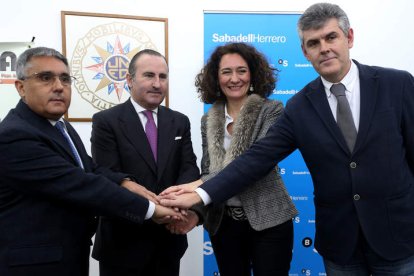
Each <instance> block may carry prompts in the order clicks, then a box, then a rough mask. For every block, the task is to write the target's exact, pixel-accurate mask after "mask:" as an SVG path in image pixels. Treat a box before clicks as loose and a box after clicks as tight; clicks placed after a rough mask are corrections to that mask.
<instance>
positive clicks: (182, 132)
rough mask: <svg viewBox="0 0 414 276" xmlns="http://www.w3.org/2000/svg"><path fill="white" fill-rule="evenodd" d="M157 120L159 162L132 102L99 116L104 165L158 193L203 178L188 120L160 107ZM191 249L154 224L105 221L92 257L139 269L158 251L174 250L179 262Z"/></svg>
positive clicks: (95, 149)
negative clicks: (127, 175)
mask: <svg viewBox="0 0 414 276" xmlns="http://www.w3.org/2000/svg"><path fill="white" fill-rule="evenodd" d="M157 118H158V125H157V129H158V157H157V163H156V162H155V160H154V157H153V154H152V151H151V147H150V145H149V143H148V139H147V136H146V134H145V130H144V128H143V126H142V124H141V122H140V119H139V116H138V114H137V113H136V111H135V109H134V107H133V105H132V103H131V101H130V100H127V101H126V102H125V103H123V104H120V105H117V106H115V107H113V108H110V109H107V110H105V111H101V112H99V113H96V114H95V115H94V116H93V119H92V120H93V125H92V138H91V142H92V156H93V158H94V160H95V161H96V162H97V163H98V164H100V165H102V166H105V167H108V168H111V169H112V170H114V171H122V172H125V173H129V174H131V175H132V176H133V177H134V179H135V180H136V181H137V183H139V184H141V185H143V186H145V187H146V188H147V189H149V190H151V191H153V192H154V193H156V194H158V193H160V192H161V191H163V190H164V189H165V188H167V187H169V186H171V185H176V184H181V183H187V182H190V181H194V180H197V179H199V177H200V175H199V169H198V167H197V164H196V156H195V155H194V152H193V147H192V143H191V133H190V122H189V120H188V118H187V116H185V115H183V114H181V113H179V112H176V111H173V110H171V109H169V108H166V107H164V106H160V107H159V108H158V114H157ZM186 248H187V238H186V236H185V235H173V234H170V232H169V231H168V230H166V229H165V227H164V226H163V225H156V224H155V223H153V222H152V221H148V222H145V223H144V224H142V225H133V224H131V223H128V222H125V221H120V220H117V219H113V218H107V217H101V218H100V223H99V227H98V230H97V234H96V238H95V246H94V249H93V253H92V256H93V257H94V258H96V259H98V260H100V261H104V262H109V263H112V264H115V265H119V266H124V267H134V268H136V269H139V268H140V267H142V266H145V265H146V264H147V262H149V261H150V259H151V256H153V253H155V252H156V251H157V250H163V251H164V252H167V251H170V252H171V254H169V255H170V256H171V258H175V259H176V260H177V262H178V261H179V260H180V258H181V257H182V255H183V254H184V252H185V250H186ZM166 255H167V254H166Z"/></svg>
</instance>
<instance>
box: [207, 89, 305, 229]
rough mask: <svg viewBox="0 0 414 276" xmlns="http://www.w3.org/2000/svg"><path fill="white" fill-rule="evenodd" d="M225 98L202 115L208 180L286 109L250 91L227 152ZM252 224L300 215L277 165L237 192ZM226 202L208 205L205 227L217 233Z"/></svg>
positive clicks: (275, 222)
mask: <svg viewBox="0 0 414 276" xmlns="http://www.w3.org/2000/svg"><path fill="white" fill-rule="evenodd" d="M224 106H225V103H224V102H216V103H214V105H213V106H212V107H211V109H210V110H209V111H208V113H207V114H205V115H204V116H203V117H202V119H201V135H202V143H203V158H202V160H201V171H202V177H201V178H202V180H203V181H206V180H208V179H210V178H212V177H213V176H215V175H216V174H217V173H218V172H220V171H221V170H222V169H223V168H224V167H225V166H226V165H227V164H229V163H230V162H231V161H232V160H234V159H235V158H236V157H237V156H239V155H240V154H242V153H243V152H244V151H245V150H246V149H248V148H249V147H250V145H251V144H252V143H253V142H255V141H256V140H258V139H260V138H262V137H264V136H265V134H266V132H267V130H268V129H269V127H270V126H271V125H272V124H273V123H274V122H275V121H276V119H277V118H278V117H279V116H280V115H281V114H282V112H283V105H282V103H281V102H278V101H272V100H268V99H264V98H262V97H260V96H258V95H255V94H253V95H251V96H249V98H248V99H247V101H246V103H245V104H244V106H243V108H242V110H241V111H240V114H239V117H238V120H237V122H236V123H235V125H234V127H233V137H232V141H231V144H230V147H229V148H228V150H227V152H226V151H225V150H224V147H223V142H224V125H225V114H224ZM238 197H239V198H240V200H241V203H242V206H243V209H244V211H245V213H246V216H247V219H248V221H249V223H250V225H251V227H252V228H253V229H255V230H257V231H260V230H264V229H267V228H270V227H273V226H276V225H279V224H281V223H283V222H286V221H287V220H289V219H292V218H293V217H294V216H295V215H297V213H298V212H297V210H296V208H295V206H294V205H293V203H292V201H291V199H290V196H289V195H288V193H287V191H286V188H285V185H284V183H283V180H282V178H281V177H280V175H279V173H278V168H277V167H275V168H274V169H273V170H271V171H270V172H269V173H268V174H267V175H266V176H265V177H263V178H262V179H260V180H259V181H257V182H256V183H255V184H254V185H251V186H249V188H247V189H246V190H244V191H243V192H242V193H240V194H238ZM224 206H225V205H224V204H219V205H211V206H209V207H207V209H206V214H205V217H204V227H205V229H206V230H207V231H208V232H209V234H210V235H214V234H215V233H216V232H217V230H218V228H219V226H220V223H221V220H222V218H223V214H224Z"/></svg>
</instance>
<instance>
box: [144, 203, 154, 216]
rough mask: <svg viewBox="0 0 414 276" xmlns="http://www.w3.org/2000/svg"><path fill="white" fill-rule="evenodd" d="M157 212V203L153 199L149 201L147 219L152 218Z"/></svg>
mask: <svg viewBox="0 0 414 276" xmlns="http://www.w3.org/2000/svg"><path fill="white" fill-rule="evenodd" d="M154 212H155V203H154V202H152V201H149V205H148V210H147V214H146V215H145V219H150V218H152V216H153V215H154Z"/></svg>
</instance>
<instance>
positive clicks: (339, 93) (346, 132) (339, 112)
mask: <svg viewBox="0 0 414 276" xmlns="http://www.w3.org/2000/svg"><path fill="white" fill-rule="evenodd" d="M330 90H331V92H332V94H334V95H335V97H336V99H337V100H338V105H337V107H336V123H337V124H338V126H339V128H340V129H341V131H342V134H343V136H344V138H345V141H346V144H347V145H348V148H349V150H350V151H351V152H352V151H353V149H354V146H355V141H356V137H357V130H356V128H355V124H354V119H353V117H352V112H351V108H350V107H349V102H348V100H347V99H346V95H345V86H344V85H343V84H342V83H337V84H334V85H332V86H331V89H330Z"/></svg>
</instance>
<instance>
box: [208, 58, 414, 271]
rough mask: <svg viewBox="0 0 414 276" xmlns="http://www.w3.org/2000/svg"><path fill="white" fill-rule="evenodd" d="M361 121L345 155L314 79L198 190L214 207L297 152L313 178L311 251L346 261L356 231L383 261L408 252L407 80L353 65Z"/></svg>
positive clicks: (412, 109)
mask: <svg viewBox="0 0 414 276" xmlns="http://www.w3.org/2000/svg"><path fill="white" fill-rule="evenodd" d="M355 63H356V64H357V66H358V69H359V77H360V89H361V110H360V124H359V131H358V136H357V141H356V145H355V148H354V151H353V152H352V153H351V152H350V151H349V150H348V148H347V146H346V143H345V140H344V138H343V136H342V134H341V132H340V129H339V128H338V126H337V124H336V122H335V119H334V117H333V115H332V111H331V109H330V107H329V104H328V101H327V98H326V93H325V90H324V87H323V84H322V81H321V79H320V78H319V77H318V78H317V79H315V80H314V81H312V82H310V83H309V84H308V85H307V86H305V87H304V88H303V89H302V90H301V91H300V92H299V93H297V94H296V95H295V96H294V97H292V98H291V99H290V100H289V102H288V103H287V105H286V108H285V112H284V114H283V115H282V116H281V118H280V119H279V120H278V121H277V122H276V123H275V124H274V125H273V126H272V127H271V128H270V129H269V131H268V133H267V135H266V137H265V138H263V139H262V140H260V141H259V142H257V143H256V144H254V145H253V146H252V147H251V148H250V150H249V151H247V152H246V153H245V154H243V155H242V156H240V158H238V159H236V160H235V161H234V162H233V163H231V164H230V165H229V166H227V168H226V169H225V170H224V171H222V173H221V174H219V175H218V176H217V177H216V178H213V179H212V180H210V181H208V182H206V183H204V185H202V186H201V187H202V188H203V189H204V190H205V191H206V192H207V193H208V194H209V195H210V196H211V197H212V200H213V202H221V201H224V200H225V199H227V198H229V197H231V195H233V194H236V193H238V192H239V191H240V190H242V189H244V188H245V187H246V186H247V185H248V184H249V183H254V182H255V181H256V180H257V179H258V178H260V177H262V176H263V175H265V173H267V172H268V171H269V170H270V169H271V168H273V167H274V166H275V164H276V163H277V162H279V161H281V160H282V159H283V158H285V157H286V156H287V155H289V154H290V153H291V152H292V151H294V150H295V149H299V151H300V152H301V154H302V156H303V158H304V160H305V162H306V165H307V166H308V169H309V171H310V174H311V176H312V180H313V185H314V203H315V211H316V237H315V246H316V249H317V250H318V251H319V253H320V254H321V255H322V256H323V257H325V258H328V259H330V260H332V261H334V262H337V263H346V262H347V261H348V260H349V259H350V257H351V255H352V253H353V250H354V249H355V246H356V244H357V239H358V236H359V234H360V233H359V231H360V229H361V231H362V232H363V234H364V236H365V238H366V240H367V241H368V243H369V245H370V246H371V247H372V249H373V250H374V251H375V252H376V253H377V254H379V255H381V256H382V257H384V258H385V259H388V260H397V259H400V258H404V257H407V256H410V255H413V254H414V79H413V76H412V75H411V74H409V73H407V72H405V71H398V70H394V69H385V68H381V67H371V66H366V65H362V64H359V63H357V62H355Z"/></svg>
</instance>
